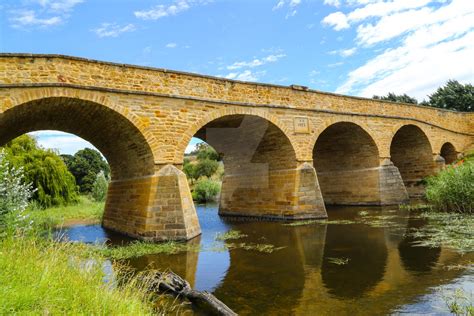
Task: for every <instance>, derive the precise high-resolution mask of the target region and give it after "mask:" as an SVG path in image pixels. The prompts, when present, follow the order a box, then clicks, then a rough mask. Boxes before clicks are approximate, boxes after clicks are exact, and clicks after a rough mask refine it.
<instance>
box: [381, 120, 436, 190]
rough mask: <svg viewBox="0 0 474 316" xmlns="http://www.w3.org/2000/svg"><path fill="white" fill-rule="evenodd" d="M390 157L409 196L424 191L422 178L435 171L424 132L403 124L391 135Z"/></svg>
mask: <svg viewBox="0 0 474 316" xmlns="http://www.w3.org/2000/svg"><path fill="white" fill-rule="evenodd" d="M390 157H391V160H392V162H393V164H394V165H395V167H397V168H398V170H399V172H400V175H401V176H402V179H403V182H404V184H405V187H406V189H407V191H408V195H409V196H410V197H421V196H423V193H424V185H423V179H424V178H426V177H427V176H430V175H432V174H433V173H434V171H435V165H434V161H433V151H432V147H431V144H430V141H429V139H428V137H427V136H426V134H425V133H424V132H423V130H421V128H419V127H418V126H416V125H411V124H410V125H404V126H402V127H401V128H400V129H399V130H398V131H397V132H396V133H395V135H394V136H393V138H392V142H391V144H390Z"/></svg>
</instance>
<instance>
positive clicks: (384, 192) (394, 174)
mask: <svg viewBox="0 0 474 316" xmlns="http://www.w3.org/2000/svg"><path fill="white" fill-rule="evenodd" d="M380 160H381V162H380V167H379V192H380V205H394V204H402V203H407V202H408V201H409V197H408V192H407V189H406V188H405V184H404V183H403V179H402V176H401V175H400V171H399V170H398V168H397V167H395V165H394V164H393V162H392V161H391V160H390V158H381V159H380Z"/></svg>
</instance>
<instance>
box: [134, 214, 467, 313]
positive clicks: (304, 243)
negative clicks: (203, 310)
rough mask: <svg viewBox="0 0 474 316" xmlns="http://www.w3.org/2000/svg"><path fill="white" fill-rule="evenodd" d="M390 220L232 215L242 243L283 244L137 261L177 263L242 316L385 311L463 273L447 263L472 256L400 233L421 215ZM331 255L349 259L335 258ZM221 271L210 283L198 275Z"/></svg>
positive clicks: (420, 222)
mask: <svg viewBox="0 0 474 316" xmlns="http://www.w3.org/2000/svg"><path fill="white" fill-rule="evenodd" d="M356 211H357V210H355V211H354V212H353V213H352V214H353V215H355V214H356ZM329 214H330V218H331V220H338V219H348V212H346V211H344V210H343V211H341V210H338V209H330V210H329ZM380 214H381V215H387V216H393V214H394V213H393V212H390V211H388V212H384V211H382V212H381V213H379V215H380ZM404 215H408V214H404ZM355 216H356V215H355ZM392 221H395V224H392V225H390V226H391V227H389V228H380V227H371V226H370V225H366V224H341V225H339V224H330V225H308V226H298V227H289V226H283V225H281V224H279V223H268V222H267V223H266V222H260V223H251V222H229V223H228V224H227V225H228V226H230V227H231V228H232V229H237V230H239V231H241V232H242V233H244V234H247V235H249V237H248V238H244V239H242V240H241V241H242V242H247V243H269V244H273V245H275V246H277V247H279V246H284V247H285V248H284V249H281V250H278V251H275V252H273V253H269V254H263V253H259V252H257V251H249V250H243V249H234V250H231V251H230V253H229V254H230V256H229V255H228V253H227V252H226V253H225V254H223V253H219V254H218V255H222V256H221V257H220V258H219V257H216V259H215V260H212V254H210V253H207V254H204V256H205V257H206V256H207V257H206V258H203V257H202V256H203V254H199V255H198V254H197V253H195V252H190V253H187V254H186V253H182V254H177V255H173V256H150V257H148V259H147V260H145V261H141V267H142V268H144V267H145V266H147V265H151V266H153V267H161V268H163V267H170V268H171V269H176V270H177V272H178V273H179V274H180V275H181V276H183V277H186V278H188V280H190V281H191V283H192V284H193V286H196V287H197V288H199V289H201V290H210V291H212V292H213V293H214V294H215V295H216V296H217V297H218V298H219V299H221V300H223V301H224V302H225V303H226V304H228V305H229V306H230V307H232V308H233V309H234V310H236V311H237V312H239V313H240V314H242V315H246V314H267V315H288V314H297V315H314V314H334V315H349V314H350V315H357V314H364V315H367V314H374V315H383V314H387V313H390V312H393V311H394V309H396V308H397V307H400V306H402V305H405V304H407V303H411V302H413V301H415V299H416V298H417V297H418V296H420V295H424V294H426V293H427V292H429V289H430V288H431V287H434V286H439V285H442V284H444V283H445V282H449V281H451V280H452V279H454V278H456V277H457V276H459V275H460V271H459V270H451V271H450V270H448V269H446V268H445V266H447V265H456V264H458V263H460V262H462V263H465V262H466V261H468V260H469V259H470V260H472V256H467V257H466V256H464V257H462V256H461V255H459V254H456V253H455V252H452V251H450V250H447V249H442V248H427V247H413V246H411V245H410V242H412V241H413V240H412V239H410V238H409V237H403V233H404V232H405V231H406V230H407V229H409V228H416V227H421V226H422V225H423V224H424V222H423V220H421V219H417V218H404V217H403V216H400V217H397V218H392ZM223 227H226V226H223ZM213 237H214V232H212V233H210V234H209V233H208V232H207V229H204V234H203V238H213ZM209 241H210V239H209V240H208V242H209ZM239 242H240V241H239ZM204 244H206V243H204ZM208 245H209V244H208ZM331 258H348V259H349V262H348V263H347V264H346V265H337V264H334V263H331V262H330V259H331ZM203 259H204V260H203ZM220 273H222V275H221V279H219V280H215V281H214V283H210V282H209V280H205V279H204V278H203V276H202V275H206V274H207V275H212V274H217V275H219V274H220ZM197 280H199V281H197Z"/></svg>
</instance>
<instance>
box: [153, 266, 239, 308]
mask: <svg viewBox="0 0 474 316" xmlns="http://www.w3.org/2000/svg"><path fill="white" fill-rule="evenodd" d="M152 290H154V291H161V292H168V293H169V292H171V293H173V294H174V295H177V296H183V297H185V298H187V299H188V300H189V301H191V302H192V303H193V304H196V305H197V306H199V307H201V308H203V309H205V310H207V311H209V312H211V313H212V314H215V315H225V316H236V315H237V314H236V313H235V312H234V311H232V310H231V309H230V308H229V307H227V305H225V304H224V303H222V302H221V301H219V300H218V299H217V298H216V297H215V296H214V295H212V294H211V293H209V292H201V291H196V290H193V289H192V288H191V286H190V285H189V283H188V281H186V280H185V279H183V278H181V277H180V276H179V275H177V274H175V273H173V272H156V275H155V277H154V280H153V284H152Z"/></svg>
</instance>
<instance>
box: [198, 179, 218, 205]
mask: <svg viewBox="0 0 474 316" xmlns="http://www.w3.org/2000/svg"><path fill="white" fill-rule="evenodd" d="M220 189H221V186H220V183H219V182H217V181H213V180H210V179H205V178H202V179H199V180H198V182H196V186H195V187H194V191H193V200H195V201H197V202H209V201H215V200H216V199H217V196H218V194H219V192H220Z"/></svg>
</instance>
